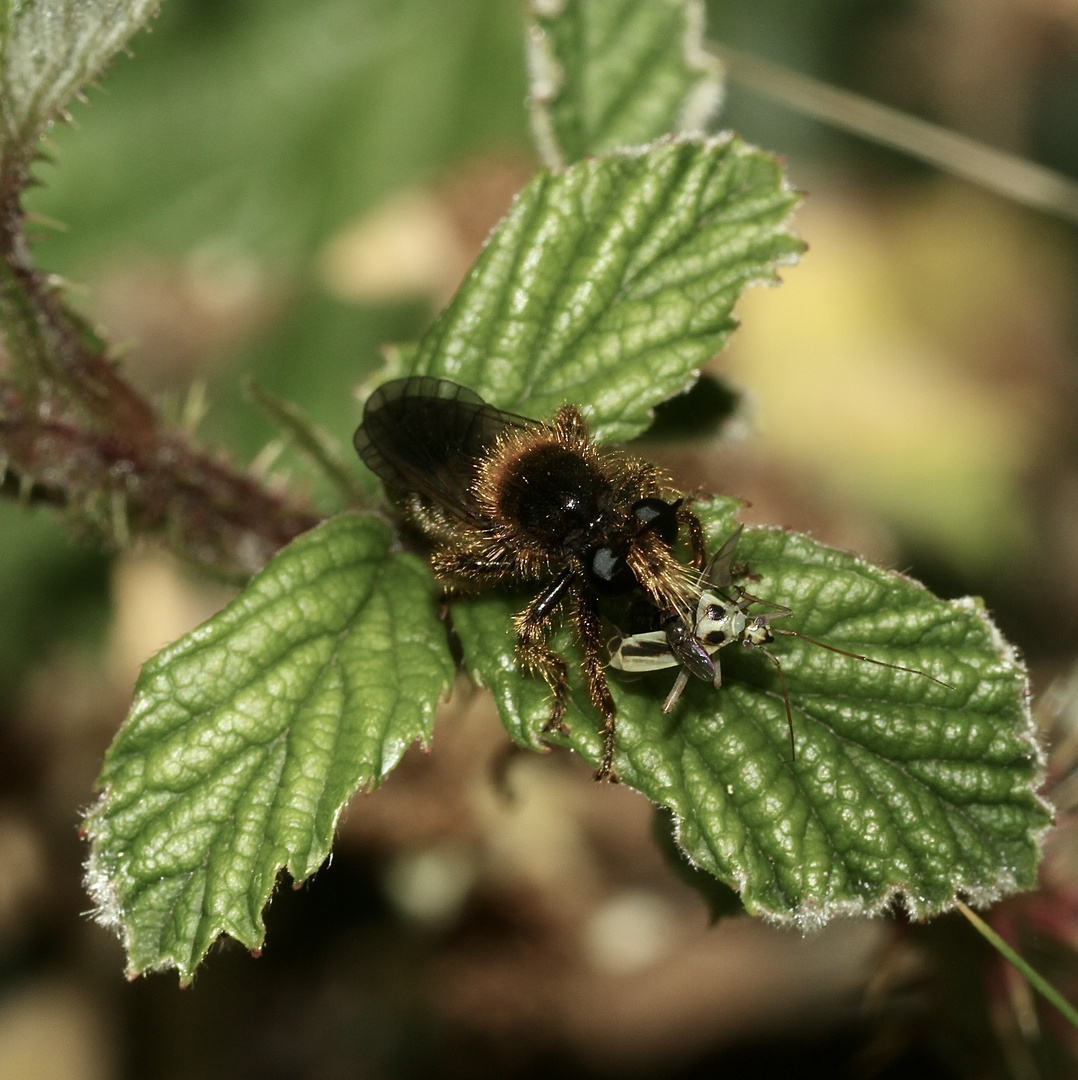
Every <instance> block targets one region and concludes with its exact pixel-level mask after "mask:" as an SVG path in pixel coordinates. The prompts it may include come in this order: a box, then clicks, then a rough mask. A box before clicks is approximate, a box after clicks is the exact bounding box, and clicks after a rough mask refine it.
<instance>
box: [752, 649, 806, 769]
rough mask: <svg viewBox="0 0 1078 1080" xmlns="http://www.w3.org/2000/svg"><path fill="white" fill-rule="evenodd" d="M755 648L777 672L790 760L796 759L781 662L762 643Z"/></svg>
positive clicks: (788, 701)
mask: <svg viewBox="0 0 1078 1080" xmlns="http://www.w3.org/2000/svg"><path fill="white" fill-rule="evenodd" d="M757 649H758V650H759V651H760V652H762V653H763V654H764V656H766V657H767V658H768V660H770V661H771V663H773V664H774V665H775V670H776V671H777V672H778V673H779V686H781V687H782V703H783V704H784V705H785V706H786V723H787V725H788V726H789V728H790V760H791V761H796V760H797V743H795V742H794V716H793V713H792V712H791V711H790V695H789V694H788V693H787V692H786V677H785V676H784V675H783V674H782V664H780V663H779V658H778V657H777V656H776V655H775V654H774V653H773V652H771V650H770V649H765V648H764V647H763V646H762V645H759V646H757Z"/></svg>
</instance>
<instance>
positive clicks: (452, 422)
mask: <svg viewBox="0 0 1078 1080" xmlns="http://www.w3.org/2000/svg"><path fill="white" fill-rule="evenodd" d="M355 446H356V450H357V451H358V453H359V456H360V457H361V458H362V459H363V461H364V463H365V464H366V465H367V466H368V467H369V468H370V469H371V470H372V471H373V472H374V473H376V474H377V475H378V476H379V477H380V478H381V479H382V481H383V482H384V483H385V485H386V486H387V488H389V489H391V490H392V491H394V492H397V493H398V494H399V495H400V496H401V498H402V500H403V505H404V507H405V510H406V513H407V514H408V515H409V516H410V518H411V519H412V521H413V522H414V523H415V524H416V526H417V527H418V528H419V529H420V530H421V531H422V532H423V533H424V534H425V535H426V536H427V537H428V538H429V539H430V541H431V542H432V543H433V546H434V551H433V555H432V565H433V567H434V571H435V574H436V575H437V577H438V578H439V579H440V580H442V581H444V582H446V583H447V584H449V585H450V586H457V587H459V586H462V585H463V586H472V587H478V586H486V585H492V584H496V583H500V582H504V583H511V582H532V581H534V582H537V583H539V584H540V585H541V589H540V592H539V594H538V595H537V596H536V597H535V599H534V600H532V601H531V603H529V604H528V606H527V607H526V608H524V610H523V611H521V612H520V613H519V614H518V615H517V616H516V618H515V626H516V632H517V651H518V653H519V655H520V657H521V659H522V660H523V661H524V663H525V664H526V665H527V667H528V668H529V669H530V670H532V671H534V672H538V673H539V674H541V675H542V676H543V677H544V678H545V679H546V681H547V683H548V684H549V686H550V688H551V691H552V693H553V702H552V704H551V710H550V718H549V720H548V721H547V722H546V725H545V727H544V730H545V731H559V732H567V731H568V728H567V727H566V725H565V722H564V719H563V717H564V714H565V708H566V703H567V699H568V693H569V685H568V679H567V668H566V662H565V660H564V658H563V657H561V656H559V655H558V654H557V653H555V652H554V651H553V650H552V649H550V648H549V646H548V645H547V637H548V635H549V632H550V629H551V626H552V621H553V618H554V616H555V615H556V614H557V613H558V612H559V611H561V610H563V609H568V611H569V613H570V617H571V618H572V620H573V621H574V623H575V626H576V630H577V633H578V635H579V637H580V641H581V643H582V645H583V648H584V664H583V667H584V676H585V681H586V684H587V687H588V693H589V696H590V698H591V701H592V704H593V705H594V706H595V708H596V709H597V710H598V712H599V713H600V714H601V715H602V717H603V727H602V734H603V751H602V757H601V759H600V764H599V769H598V772H597V773H596V778H597V779H616V776H615V775H614V770H613V762H614V749H615V716H616V711H617V710H616V707H615V705H614V700H613V698H612V697H611V696H610V690H609V688H608V686H607V681H606V673H605V659H604V655H603V642H602V636H601V628H600V604H601V602H602V601H603V600H604V599H606V598H614V597H622V598H624V597H629V596H631V595H633V594H635V593H637V592H639V593H641V594H642V595H643V596H644V597H645V598H646V600H647V602H649V603H650V604H652V605H654V607H655V608H656V609H657V610H660V611H675V612H679V613H681V616H682V618H683V619H684V620H686V621H692V620H693V618H694V616H695V612H696V604H697V600H698V597H699V586H698V584H697V581H698V576H697V575H696V574H693V573H691V572H689V571H687V570H686V568H685V567H683V566H682V565H681V564H680V563H679V562H678V561H677V560H676V559H675V557H674V555H673V554H672V552H671V548H672V546H673V544H674V542H675V541H676V539H677V536H678V532H679V529H680V527H681V526H682V525H685V526H686V527H687V528H688V529H689V532H690V536H691V539H692V543H693V548H694V551H695V553H696V558H697V563H698V565H699V566H702V565H703V540H702V533H701V529H700V522H699V521H698V519H697V518H696V515H695V514H693V513H692V512H691V511H690V510H689V509H688V508H687V506H686V505H685V500H683V499H681V498H678V497H677V496H676V495H674V494H673V493H672V492H670V491H669V490H668V488H667V485H666V484H665V482H664V480H663V478H662V476H661V474H660V473H659V471H658V469H657V468H656V467H655V466H654V465H651V464H649V463H647V462H645V461H640V460H639V459H636V458H633V457H630V456H628V455H627V454H623V453H621V452H619V451H616V450H606V449H600V448H599V447H598V446H596V445H595V443H594V442H592V440H591V438H590V437H589V435H588V429H587V424H586V423H585V420H584V417H583V416H582V414H581V413H580V410H579V409H577V408H576V407H575V406H573V405H563V406H562V407H561V408H560V409H559V410H558V412H557V413H556V415H555V416H554V418H553V419H552V420H551V421H549V422H542V421H538V420H530V419H528V418H526V417H523V416H517V415H515V414H514V413H508V412H503V411H502V410H501V409H496V408H494V406H492V405H488V404H487V403H486V402H485V401H483V400H482V398H480V397H479V396H478V395H477V394H475V393H473V392H472V391H471V390H467V389H465V388H464V387H463V386H458V385H457V384H456V383H453V382H449V381H448V380H446V379H437V378H431V377H427V376H412V377H411V378H406V379H397V380H394V381H393V382H388V383H386V384H385V385H383V386H381V387H379V388H378V389H377V390H376V391H375V392H374V393H373V394H372V395H371V397H370V399H369V400H368V401H367V405H366V408H365V409H364V413H363V422H362V423H361V424H360V426H359V428H358V430H357V431H356V434H355ZM694 588H695V591H694Z"/></svg>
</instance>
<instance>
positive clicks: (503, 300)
mask: <svg viewBox="0 0 1078 1080" xmlns="http://www.w3.org/2000/svg"><path fill="white" fill-rule="evenodd" d="M796 202H797V196H796V194H795V193H794V192H792V191H791V190H790V189H789V187H788V186H787V185H786V183H785V180H784V179H783V176H782V171H781V169H780V167H779V164H778V162H777V161H776V160H775V159H774V158H773V157H770V156H769V155H767V154H764V153H762V152H760V151H759V150H755V149H752V148H750V147H747V146H745V145H744V144H743V143H742V142H741V141H740V140H739V139H737V138H735V137H726V138H723V139H714V140H711V139H665V140H660V141H659V142H657V143H655V144H654V145H652V146H649V147H647V148H646V149H644V150H640V151H634V152H628V153H616V154H611V155H609V156H607V157H604V158H595V159H589V160H587V161H584V162H581V163H579V164H577V165H574V166H572V167H570V168H569V169H567V170H566V171H564V172H562V173H554V174H551V173H540V174H539V175H538V176H537V177H536V178H535V179H534V180H533V181H532V182H531V183H530V184H529V185H528V186H527V187H526V188H525V189H524V191H523V192H522V193H521V194H520V196H519V197H518V198H517V201H516V202H515V203H514V205H513V208H512V209H511V210H510V212H509V214H508V215H507V216H506V217H505V219H504V220H503V221H502V223H501V225H499V226H498V228H497V230H496V231H495V232H494V234H493V235H492V237H491V239H490V241H489V243H488V244H487V246H486V247H485V248H484V249H483V253H482V254H481V255H480V257H479V259H478V261H477V262H476V264H475V265H474V267H473V268H472V270H471V272H470V273H469V275H468V277H467V278H466V279H465V281H464V284H463V285H462V286H461V287H460V290H459V291H458V293H457V295H456V296H455V297H454V298H453V300H452V302H451V303H450V304H449V306H448V307H447V308H446V309H445V311H444V312H443V314H442V316H441V317H440V318H439V320H438V322H437V323H435V325H434V326H433V327H432V328H431V330H430V331H429V332H428V333H427V335H426V336H425V337H424V338H423V340H422V342H421V343H420V347H419V352H418V354H417V355H416V358H415V361H414V371H415V372H416V373H418V374H425V375H440V376H445V377H447V378H450V379H454V380H456V381H458V382H460V383H463V384H464V385H466V386H469V387H471V388H472V389H474V390H475V391H476V392H477V393H479V394H480V395H482V396H483V397H486V398H488V399H489V400H491V401H492V402H494V403H496V404H497V405H499V406H501V407H503V408H520V409H521V411H525V412H527V413H528V414H529V415H531V416H546V415H549V414H551V413H553V412H554V410H555V409H556V408H557V407H558V406H559V405H561V404H562V403H563V402H566V401H573V402H579V403H580V404H582V405H584V406H585V409H586V410H587V412H588V415H589V418H590V420H591V423H592V430H593V433H594V434H595V435H596V437H597V438H599V439H601V440H608V439H617V440H623V439H628V438H631V437H633V436H634V435H638V434H640V432H641V431H643V430H644V429H645V428H647V427H648V425H649V424H650V423H651V410H652V408H653V407H654V406H655V405H657V404H658V403H659V402H660V401H663V400H665V399H666V398H669V397H671V396H673V395H674V394H677V393H680V392H681V391H684V390H686V389H687V388H688V387H689V386H690V385H691V384H692V383H693V381H694V380H695V378H696V374H697V370H698V368H699V367H700V366H701V365H702V364H704V363H706V362H707V361H708V360H710V359H711V358H712V357H713V356H714V355H715V354H716V353H717V352H718V351H719V350H720V349H721V348H722V347H723V345H724V344H725V343H726V339H727V338H728V337H729V336H730V333H731V332H732V331H733V329H734V327H735V326H736V325H737V324H736V320H735V319H734V317H733V315H732V314H731V311H732V309H733V306H734V303H735V301H736V300H737V298H738V296H739V295H740V294H741V292H742V291H743V290H744V289H745V288H747V287H748V286H749V285H752V284H755V283H758V282H765V281H772V280H774V279H775V277H776V274H775V267H776V265H778V264H780V263H788V262H792V261H793V260H794V259H795V258H796V256H797V254H798V253H799V252H800V251H801V249H802V244H801V241H800V240H799V239H798V238H797V237H796V236H795V235H794V234H793V233H792V232H791V231H790V229H789V228H788V226H787V219H788V218H789V216H790V213H791V212H792V210H793V208H794V205H795V204H796Z"/></svg>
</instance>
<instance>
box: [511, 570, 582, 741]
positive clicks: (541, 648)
mask: <svg viewBox="0 0 1078 1080" xmlns="http://www.w3.org/2000/svg"><path fill="white" fill-rule="evenodd" d="M571 580H572V570H571V569H570V568H569V567H566V569H565V570H563V571H562V572H561V573H560V574H559V575H558V576H557V577H556V578H555V579H554V581H553V582H551V584H550V585H549V586H548V587H547V588H546V589H544V590H543V592H541V593H540V594H539V595H538V596H537V597H536V598H535V599H534V600H533V601H532V602H531V603H530V604H529V605H528V606H527V607H526V608H525V609H524V610H523V611H522V612H521V613H520V614H519V615H517V616H516V618H515V619H514V620H513V621H514V623H515V625H516V631H517V652H518V653H519V654H520V658H521V659H522V660H523V661H524V663H525V664H526V665H527V667H528V670H529V671H533V672H537V673H538V674H540V675H542V676H543V678H544V679H546V681H547V685H548V686H549V687H550V689H551V692H552V693H553V695H554V700H553V702H552V703H551V706H550V718H549V719H548V720H547V722H546V723H545V724H544V725H543V731H556V732H557V733H558V734H559V735H568V734H569V726H568V725H567V724H566V723H565V721H564V720H563V719H562V718H563V717H564V716H565V706H566V703H567V702H568V699H569V676H568V670H567V668H566V665H565V661H564V660H563V659H562V658H561V657H560V656H559V655H558V654H557V653H556V652H554V650H553V649H550V648H548V647H547V644H546V636H547V632H548V631H549V630H550V617H551V615H552V614H553V613H554V611H555V610H556V609H557V608H558V606H559V605H560V604H561V602H562V601H563V600H564V599H565V595H566V592H567V591H568V588H569V582H570V581H571Z"/></svg>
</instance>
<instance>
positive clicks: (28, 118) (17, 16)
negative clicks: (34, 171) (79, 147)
mask: <svg viewBox="0 0 1078 1080" xmlns="http://www.w3.org/2000/svg"><path fill="white" fill-rule="evenodd" d="M157 6H158V0H3V3H2V6H0V115H2V116H3V121H4V127H3V132H2V133H0V139H2V140H3V142H2V144H0V155H2V156H3V157H4V158H5V160H6V159H8V158H10V156H11V153H12V151H14V153H15V155H16V156H19V157H21V156H23V155H24V154H25V153H27V152H28V151H29V149H30V148H31V147H32V146H33V144H34V143H35V142H36V141H37V138H38V136H39V135H40V134H41V133H42V132H43V131H44V130H45V128H46V127H47V126H48V125H49V124H50V123H51V122H52V121H53V120H55V119H56V117H57V116H58V115H59V113H60V111H61V110H62V109H63V107H64V106H65V105H66V104H67V102H68V101H69V100H70V98H71V97H73V96H74V95H75V94H76V93H77V92H78V91H79V89H80V88H81V87H82V86H84V85H85V84H86V83H87V82H89V81H90V80H91V79H92V78H94V76H95V75H97V74H98V73H99V72H100V71H101V69H102V68H103V67H104V66H105V64H107V63H108V61H109V60H110V59H111V58H112V57H113V56H114V55H115V54H116V53H117V52H118V51H119V50H120V49H122V48H123V47H124V45H125V44H126V43H127V41H128V39H129V38H130V37H131V35H132V34H134V32H135V31H136V30H138V28H139V27H140V26H142V24H143V23H144V22H145V21H146V20H147V19H148V18H149V17H150V16H151V15H152V14H153V13H154V12H155V11H156V10H157Z"/></svg>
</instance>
